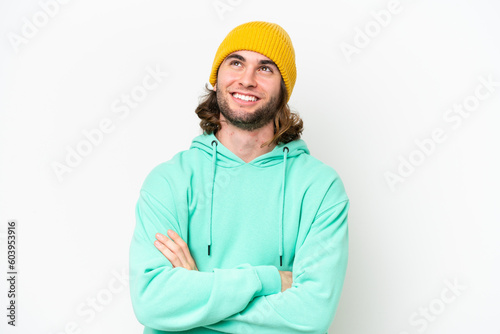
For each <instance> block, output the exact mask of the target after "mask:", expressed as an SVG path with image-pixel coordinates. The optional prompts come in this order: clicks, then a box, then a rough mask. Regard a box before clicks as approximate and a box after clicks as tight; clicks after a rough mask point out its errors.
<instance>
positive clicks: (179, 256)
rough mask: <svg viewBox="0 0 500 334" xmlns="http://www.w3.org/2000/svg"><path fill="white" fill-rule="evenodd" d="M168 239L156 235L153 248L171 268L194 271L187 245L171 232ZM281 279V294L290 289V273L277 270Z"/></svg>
mask: <svg viewBox="0 0 500 334" xmlns="http://www.w3.org/2000/svg"><path fill="white" fill-rule="evenodd" d="M167 234H168V237H167V236H166V235H163V234H161V233H156V240H155V242H154V245H155V247H156V248H157V249H158V250H159V251H160V252H161V253H162V254H163V255H164V256H165V257H166V258H167V260H168V261H170V263H171V264H172V267H173V268H176V267H181V268H185V269H187V270H196V271H198V268H197V267H196V262H195V260H194V259H193V257H192V256H191V252H190V251H189V248H188V245H187V244H186V242H185V241H184V240H182V238H181V237H180V236H179V235H178V234H177V233H175V231H173V230H168V231H167ZM279 273H280V277H281V292H283V291H285V290H286V289H289V288H291V287H292V272H291V271H282V270H279Z"/></svg>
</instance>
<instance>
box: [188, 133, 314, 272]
mask: <svg viewBox="0 0 500 334" xmlns="http://www.w3.org/2000/svg"><path fill="white" fill-rule="evenodd" d="M190 149H199V150H201V151H202V152H203V154H206V155H207V158H209V159H211V161H212V182H211V190H210V221H209V224H208V232H209V233H208V240H207V244H208V245H207V246H208V255H210V248H211V245H212V217H213V199H214V184H215V178H216V175H217V173H216V170H217V166H221V167H238V166H241V165H244V164H246V162H245V161H243V160H242V159H241V158H240V157H238V156H237V155H236V154H234V153H233V152H231V151H230V150H229V149H228V148H226V147H225V146H224V145H222V144H221V142H220V141H219V140H218V139H217V138H216V137H215V135H214V134H202V135H200V136H198V137H196V138H195V139H194V140H193V142H192V144H191V147H190ZM301 154H308V155H309V150H308V148H307V145H306V143H305V142H304V141H303V140H302V139H298V140H294V141H291V142H288V143H286V144H283V143H281V144H278V145H276V147H275V148H274V149H273V150H272V151H271V152H268V153H266V154H263V155H261V156H259V157H257V158H255V159H254V160H252V161H250V162H248V164H250V165H253V166H256V167H260V168H266V167H270V166H274V165H277V164H283V174H282V179H281V194H280V203H277V204H278V205H279V206H280V208H279V209H280V219H279V232H280V233H279V236H280V238H279V242H278V243H279V245H278V247H279V256H280V266H282V265H283V215H284V212H283V208H284V204H285V187H286V167H287V160H288V159H290V158H295V157H298V156H300V155H301Z"/></svg>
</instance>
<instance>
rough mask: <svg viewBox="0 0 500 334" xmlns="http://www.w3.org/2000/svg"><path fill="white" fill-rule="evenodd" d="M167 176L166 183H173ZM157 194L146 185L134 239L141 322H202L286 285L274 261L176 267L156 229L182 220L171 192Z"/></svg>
mask: <svg viewBox="0 0 500 334" xmlns="http://www.w3.org/2000/svg"><path fill="white" fill-rule="evenodd" d="M155 181H158V180H155ZM163 181H164V180H162V181H161V182H160V183H161V186H165V187H167V189H168V185H167V184H166V183H165V182H163ZM163 189H165V188H163ZM156 195H158V196H159V197H161V198H157V197H155V196H153V195H152V194H151V193H149V192H148V191H146V190H144V187H143V190H142V191H141V194H140V197H139V200H138V203H137V206H136V226H135V230H134V234H133V237H132V242H131V245H130V254H129V255H130V258H129V260H130V293H131V299H132V305H133V309H134V313H135V315H136V317H137V319H138V320H139V322H140V323H142V324H143V325H144V326H146V327H150V328H154V329H158V330H163V331H181V330H187V329H191V328H195V327H202V326H206V325H209V324H214V323H216V322H219V321H221V320H223V319H225V318H227V317H229V316H231V315H233V314H235V313H238V312H241V311H242V310H244V309H245V308H246V307H247V305H248V304H249V302H250V301H251V300H252V299H254V298H256V297H259V296H264V295H269V294H275V293H277V292H280V291H281V279H280V275H279V272H278V270H277V268H276V267H274V266H250V265H249V264H242V265H239V266H238V267H236V268H233V269H215V270H214V271H213V272H199V271H194V270H187V269H185V268H172V265H171V264H170V262H169V261H168V259H167V258H166V257H165V256H163V254H162V253H161V252H160V251H158V250H157V249H156V247H155V246H154V244H153V242H154V240H155V234H156V233H157V232H160V233H165V232H166V231H167V229H169V228H170V229H173V230H175V231H177V232H179V231H180V230H181V228H180V224H181V222H179V221H178V220H177V218H176V214H175V203H174V201H173V197H172V194H171V193H169V192H168V191H162V192H158V194H156ZM181 236H182V235H181Z"/></svg>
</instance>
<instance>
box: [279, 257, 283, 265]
mask: <svg viewBox="0 0 500 334" xmlns="http://www.w3.org/2000/svg"><path fill="white" fill-rule="evenodd" d="M282 266H283V256H281V255H280V267H282Z"/></svg>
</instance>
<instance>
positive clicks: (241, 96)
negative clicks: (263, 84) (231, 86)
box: [232, 93, 258, 102]
mask: <svg viewBox="0 0 500 334" xmlns="http://www.w3.org/2000/svg"><path fill="white" fill-rule="evenodd" d="M232 95H233V97H235V98H236V99H238V100H242V101H247V102H255V101H257V100H258V98H257V97H255V96H252V95H244V94H240V93H233V94H232Z"/></svg>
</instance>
